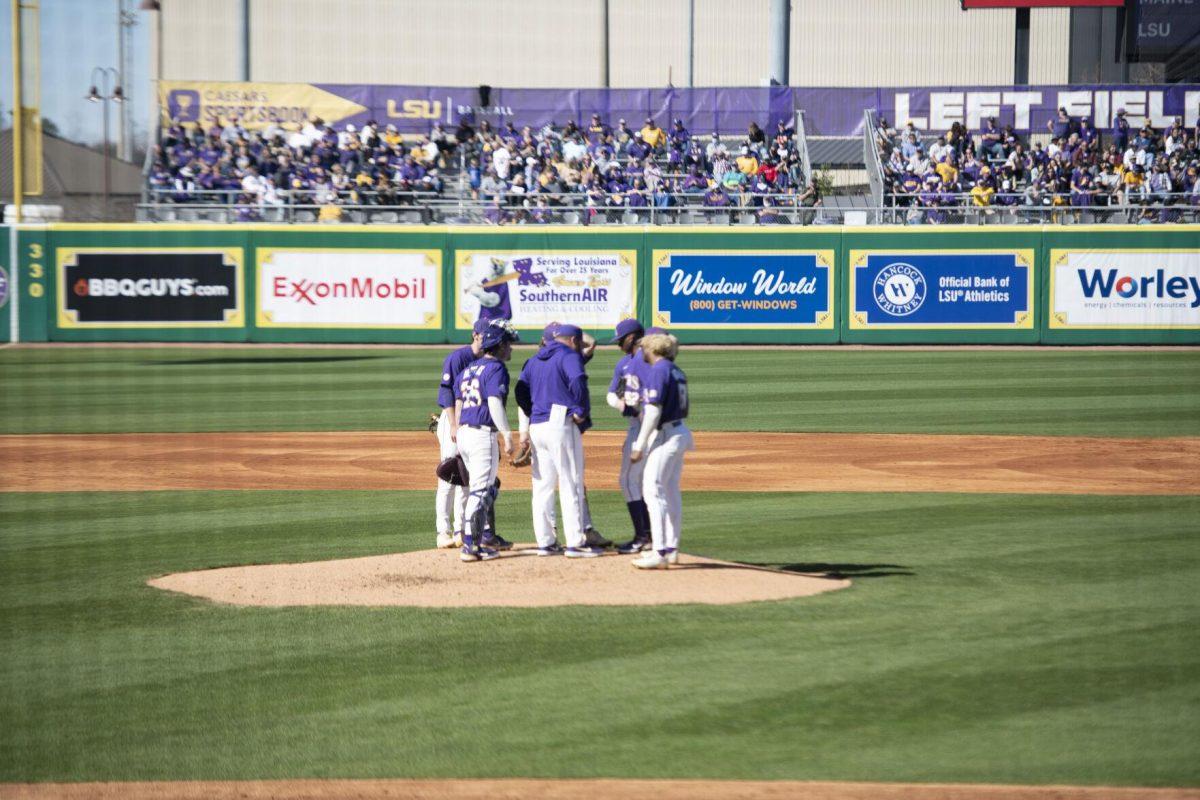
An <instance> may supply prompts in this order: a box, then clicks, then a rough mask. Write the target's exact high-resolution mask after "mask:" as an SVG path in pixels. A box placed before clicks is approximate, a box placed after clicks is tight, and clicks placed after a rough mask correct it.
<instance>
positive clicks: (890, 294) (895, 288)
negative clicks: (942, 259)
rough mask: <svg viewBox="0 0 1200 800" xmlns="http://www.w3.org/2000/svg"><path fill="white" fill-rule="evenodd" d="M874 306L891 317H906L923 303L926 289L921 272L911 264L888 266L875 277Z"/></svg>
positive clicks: (900, 263)
mask: <svg viewBox="0 0 1200 800" xmlns="http://www.w3.org/2000/svg"><path fill="white" fill-rule="evenodd" d="M873 288H874V294H875V304H876V305H877V306H879V308H880V309H881V310H882V311H883V312H884V313H886V314H891V315H892V316H893V317H907V316H908V315H909V314H911V313H913V312H914V311H916V310H917V309H918V308H920V307H921V304H922V303H924V302H925V295H926V294H928V287H927V285H926V283H925V276H924V275H922V274H921V270H919V269H917V268H916V267H914V266H913V265H912V264H905V263H903V262H897V263H895V264H888V265H887V266H886V267H884V268H883V269H881V270H880V271H879V275H877V276H876V277H875V285H874V287H873Z"/></svg>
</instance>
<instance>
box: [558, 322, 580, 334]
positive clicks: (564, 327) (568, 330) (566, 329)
mask: <svg viewBox="0 0 1200 800" xmlns="http://www.w3.org/2000/svg"><path fill="white" fill-rule="evenodd" d="M554 335H555V336H582V335H583V329H582V328H580V327H579V326H578V325H572V324H570V323H569V322H564V323H562V324H560V325H559V326H558V327H557V328H555V329H554Z"/></svg>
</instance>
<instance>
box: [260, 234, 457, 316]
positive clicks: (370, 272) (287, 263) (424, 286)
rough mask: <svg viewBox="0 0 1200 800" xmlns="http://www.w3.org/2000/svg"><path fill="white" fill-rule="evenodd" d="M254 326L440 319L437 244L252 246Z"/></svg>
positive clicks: (438, 252)
mask: <svg viewBox="0 0 1200 800" xmlns="http://www.w3.org/2000/svg"><path fill="white" fill-rule="evenodd" d="M257 252H258V259H257V266H258V278H257V286H258V292H257V298H258V303H257V309H256V313H255V322H256V324H257V325H258V326H259V327H260V328H395V329H405V328H409V329H412V328H417V329H425V330H437V329H438V328H440V327H441V325H442V311H441V309H442V286H441V274H442V253H441V251H440V250H370V249H357V248H356V249H345V250H321V249H315V248H259V249H258V251H257Z"/></svg>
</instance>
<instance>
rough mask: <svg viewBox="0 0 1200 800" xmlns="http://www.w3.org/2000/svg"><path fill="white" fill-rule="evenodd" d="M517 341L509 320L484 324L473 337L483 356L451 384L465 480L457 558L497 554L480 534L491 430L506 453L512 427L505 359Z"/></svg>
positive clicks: (488, 499)
mask: <svg viewBox="0 0 1200 800" xmlns="http://www.w3.org/2000/svg"><path fill="white" fill-rule="evenodd" d="M519 340H520V337H519V336H518V335H517V332H516V331H515V330H513V329H512V326H510V325H507V324H504V323H501V324H492V325H488V326H487V328H486V329H485V330H484V332H483V333H482V334H481V335H480V339H479V348H480V350H482V351H483V355H482V356H481V357H480V358H478V359H476V360H475V361H473V362H471V364H469V365H468V366H467V368H466V369H464V370H463V371H462V373H461V374H460V375H459V377H458V380H457V381H456V382H455V384H454V410H455V420H456V421H457V423H458V424H457V427H456V428H455V430H454V434H455V441H456V442H457V443H458V452H459V454H460V455H461V456H462V457H463V461H464V462H465V463H466V465H467V473H468V475H469V476H470V481H471V485H470V491H469V493H468V494H467V507H466V527H465V529H464V530H463V543H462V550H461V554H460V558H461V559H462V560H463V561H489V560H491V559H493V558H496V557H498V556H499V555H500V554H499V552H498V551H497V550H496V549H495V548H494V547H491V546H489V544H490V543H489V542H487V541H486V540H485V538H484V536H485V529H486V528H487V519H488V512H489V510H490V509H491V507H492V506H493V505H494V504H495V502H496V492H497V486H496V472H497V470H498V469H499V466H500V449H499V447H498V446H497V444H496V432H497V431H499V433H500V437H501V439H503V441H504V455H506V456H507V455H509V454H510V453H512V429H511V428H510V427H509V424H508V415H507V412H506V410H505V408H504V404H505V402H507V400H508V367H506V366H505V362H506V361H508V360H509V358H511V357H512V343H513V342H516V341H519Z"/></svg>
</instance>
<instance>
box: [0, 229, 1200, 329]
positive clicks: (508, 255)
mask: <svg viewBox="0 0 1200 800" xmlns="http://www.w3.org/2000/svg"><path fill="white" fill-rule="evenodd" d="M0 267H3V273H2V274H0V278H2V279H3V280H2V284H3V288H2V291H0V340H8V341H18V340H19V341H23V342H40V341H61V342H84V341H89V342H90V341H162V342H168V341H178V342H347V343H354V342H359V343H366V342H392V343H442V342H457V341H462V340H463V339H464V338H465V336H466V330H467V329H468V328H469V327H470V324H471V322H472V321H473V319H474V318H475V316H476V314H477V311H478V307H479V296H480V293H483V295H482V296H484V297H485V299H487V298H494V297H498V296H499V294H497V293H498V292H508V297H509V302H510V304H511V305H512V307H513V320H514V322H515V323H516V324H517V327H518V328H520V329H522V331H523V332H526V333H529V334H536V333H537V332H538V331H540V329H541V327H542V326H543V325H544V324H545V323H546V322H548V321H549V320H550V319H571V320H572V321H576V322H580V323H581V324H583V326H584V327H585V328H587V329H590V330H592V331H593V332H595V333H597V334H601V335H602V334H605V333H607V332H608V331H609V330H611V327H612V324H613V323H614V322H615V321H616V320H617V319H619V318H621V317H622V316H626V315H629V314H636V315H637V316H638V317H639V318H640V319H641V320H642V321H643V322H644V323H645V324H647V325H651V324H659V325H662V326H664V327H669V328H670V329H671V330H672V332H675V333H676V334H677V335H678V336H679V337H680V339H681V340H682V341H684V342H694V343H728V344H746V343H781V344H817V343H826V344H833V343H839V342H841V343H879V344H906V343H908V344H911V343H939V344H959V343H962V344H966V343H1009V344H1147V343H1156V344H1188V343H1191V344H1194V343H1200V226H1197V225H1176V226H1113V225H1104V226H1085V225H1074V226H1072V225H1065V226H1032V225H1022V226H998V225H997V226H991V225H989V226H979V227H945V228H930V227H927V226H923V227H921V228H904V227H893V226H876V227H833V226H830V227H822V226H813V227H807V228H790V227H789V228H782V227H780V228H773V227H763V228H747V229H741V228H727V229H721V228H718V229H714V228H713V227H712V226H702V227H697V228H692V227H682V226H680V227H675V226H659V227H620V228H616V227H612V228H609V227H583V226H569V227H561V226H555V227H533V226H531V227H504V228H493V227H467V226H463V227H458V226H449V227H433V226H431V227H421V228H418V227H400V226H397V227H390V226H356V225H338V226H316V225H313V226H302V225H265V224H249V225H229V226H213V225H172V224H157V225H136V224H108V225H106V224H61V225H49V226H7V227H0ZM489 270H492V272H489ZM482 281H489V282H495V283H494V285H489V286H481V285H480V284H481V282H482ZM469 287H476V288H475V289H472V290H471V291H472V292H473V293H474V294H472V293H471V292H468V291H467V289H468V288H469ZM496 287H502V288H496ZM489 302H491V300H489Z"/></svg>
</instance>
